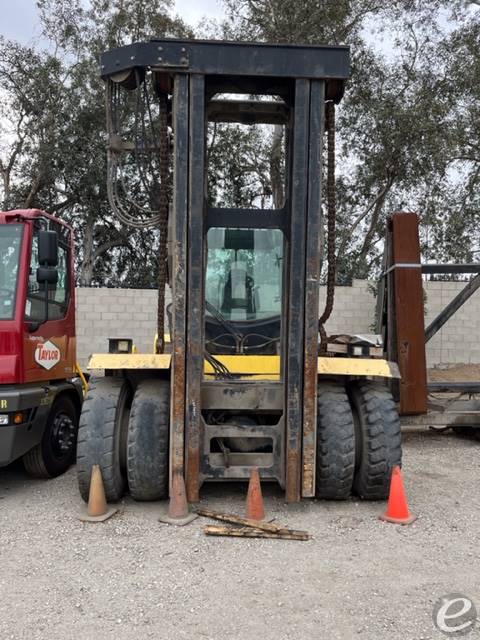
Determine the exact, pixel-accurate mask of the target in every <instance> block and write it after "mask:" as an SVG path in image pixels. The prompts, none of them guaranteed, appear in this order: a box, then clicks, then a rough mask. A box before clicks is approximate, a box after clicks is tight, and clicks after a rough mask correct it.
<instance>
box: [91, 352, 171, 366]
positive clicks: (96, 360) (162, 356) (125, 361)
mask: <svg viewBox="0 0 480 640" xmlns="http://www.w3.org/2000/svg"><path fill="white" fill-rule="evenodd" d="M171 359H172V356H171V354H170V353H158V354H154V353H96V354H94V355H93V356H92V357H91V358H90V362H89V363H88V369H169V368H170V360H171Z"/></svg>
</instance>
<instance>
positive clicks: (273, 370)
mask: <svg viewBox="0 0 480 640" xmlns="http://www.w3.org/2000/svg"><path fill="white" fill-rule="evenodd" d="M215 359H216V360H218V361H219V362H221V363H222V364H224V365H225V366H226V367H227V369H228V370H229V371H230V373H234V374H247V375H265V374H267V375H278V374H279V372H280V356H215ZM205 373H207V374H208V373H213V368H212V366H211V365H210V364H209V363H208V362H206V361H205Z"/></svg>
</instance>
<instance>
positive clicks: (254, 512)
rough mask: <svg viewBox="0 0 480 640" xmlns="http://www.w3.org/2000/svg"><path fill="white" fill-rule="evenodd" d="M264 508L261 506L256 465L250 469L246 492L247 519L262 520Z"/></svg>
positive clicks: (260, 489) (261, 500) (260, 488)
mask: <svg viewBox="0 0 480 640" xmlns="http://www.w3.org/2000/svg"><path fill="white" fill-rule="evenodd" d="M264 518H265V509H264V507H263V496H262V487H261V486H260V475H259V473H258V469H257V467H254V468H253V469H252V472H251V474H250V482H249V483H248V493H247V519H248V520H263V519H264Z"/></svg>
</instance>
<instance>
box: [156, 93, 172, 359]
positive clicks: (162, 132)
mask: <svg viewBox="0 0 480 640" xmlns="http://www.w3.org/2000/svg"><path fill="white" fill-rule="evenodd" d="M159 107H160V118H159V150H158V151H159V156H160V158H159V167H160V170H159V173H160V188H159V189H158V212H159V218H160V220H159V225H158V226H159V230H160V246H159V250H158V306H157V336H158V337H157V343H156V344H157V353H163V352H164V350H165V287H166V284H167V240H168V238H167V236H168V191H169V190H168V178H169V153H168V152H169V148H168V96H167V94H166V93H163V92H162V93H161V94H160V95H159Z"/></svg>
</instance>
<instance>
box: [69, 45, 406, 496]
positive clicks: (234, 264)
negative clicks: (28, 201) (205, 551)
mask: <svg viewBox="0 0 480 640" xmlns="http://www.w3.org/2000/svg"><path fill="white" fill-rule="evenodd" d="M349 68H350V60H349V50H348V48H347V47H342V46H303V45H285V44H281V45H273V44H257V43H245V42H225V41H200V40H175V39H153V40H151V41H149V42H143V43H135V44H131V45H128V46H124V47H120V48H117V49H113V50H110V51H107V52H106V53H104V54H103V56H102V60H101V75H102V78H103V79H104V80H105V82H106V85H107V114H108V122H109V127H108V130H109V180H111V181H112V182H111V184H110V185H109V196H110V201H111V203H112V206H113V207H114V209H115V210H116V212H117V213H118V215H119V217H120V219H121V220H122V221H125V222H129V221H130V222H131V223H132V224H137V226H139V225H142V224H144V223H145V226H146V225H147V222H145V218H143V217H142V215H140V214H138V216H137V218H135V216H134V215H131V214H129V213H128V211H127V205H125V203H124V204H123V205H121V204H120V203H119V199H118V198H119V189H118V185H115V183H114V177H115V174H116V171H117V169H118V164H119V157H120V156H121V155H122V154H123V155H124V156H128V157H129V158H130V164H129V165H128V166H129V167H130V169H131V166H132V162H131V160H132V158H135V157H136V158H140V159H141V158H142V155H144V154H146V153H147V152H148V150H149V149H150V148H151V149H153V152H154V153H157V155H158V157H159V162H160V173H162V171H163V174H162V175H163V177H162V183H163V185H162V184H161V185H160V186H163V196H162V197H163V200H162V199H161V206H160V207H159V208H158V210H157V213H156V217H155V223H156V224H158V225H159V226H160V232H161V239H162V241H163V243H164V246H165V248H166V251H168V264H169V269H168V273H169V276H168V278H169V284H170V286H171V289H172V301H173V302H172V305H171V308H170V309H169V314H168V315H169V319H170V336H171V349H170V352H168V353H166V352H164V349H163V344H162V343H163V339H162V338H163V332H161V333H160V334H159V336H160V339H159V341H157V348H156V349H155V351H156V352H155V353H152V354H140V353H131V352H125V353H118V352H117V353H108V354H95V355H93V356H92V357H91V360H90V363H89V369H91V370H95V371H97V372H98V371H99V370H101V371H103V375H97V376H94V377H92V379H91V381H90V389H89V392H88V395H87V398H86V400H85V402H84V405H83V410H82V414H81V418H80V427H79V436H78V449H77V469H78V482H79V489H80V493H81V495H82V497H83V499H84V500H85V501H87V500H88V494H89V486H90V474H91V469H92V466H93V465H95V464H98V465H99V466H100V468H101V472H102V476H103V480H104V485H105V492H106V497H107V500H109V501H112V502H115V501H118V500H120V499H121V498H122V495H123V494H124V492H125V491H127V490H128V491H129V492H130V494H131V496H132V497H133V498H134V499H135V500H158V499H162V498H166V497H168V495H169V487H170V488H171V487H172V486H173V484H174V479H176V478H178V477H181V478H182V482H183V481H184V482H185V486H186V493H187V498H188V501H189V502H197V501H198V500H199V499H200V491H201V487H202V485H203V483H204V482H210V481H215V482H219V481H246V480H248V479H249V477H250V475H251V472H252V469H254V468H257V469H258V470H259V473H260V476H261V478H262V481H274V482H277V483H278V484H279V485H280V487H281V488H282V489H283V490H284V492H285V497H286V500H287V501H288V502H297V501H299V500H300V499H302V498H312V497H317V498H324V499H332V500H344V499H347V498H349V497H350V496H351V495H352V493H353V494H356V495H357V496H359V497H360V498H364V499H373V500H375V499H385V498H386V496H387V494H388V489H389V483H390V476H391V471H392V468H393V466H394V465H398V464H400V463H401V434H400V422H399V418H398V413H397V409H396V405H395V403H394V400H393V398H392V395H391V393H390V391H389V388H388V386H387V382H388V380H389V379H392V378H396V377H398V375H399V374H398V367H397V366H396V364H395V363H391V362H388V361H386V360H384V359H382V358H379V357H371V356H370V355H369V353H368V349H366V350H365V348H363V347H353V348H349V349H348V350H347V352H346V353H343V354H341V355H338V354H337V355H336V354H331V353H329V352H328V339H326V333H325V329H324V327H323V322H324V321H325V320H326V318H327V317H328V314H329V311H330V310H331V306H332V303H333V286H334V277H335V263H334V247H335V244H334V240H335V238H334V236H333V234H332V229H333V222H334V221H333V220H332V216H331V213H332V211H331V210H332V208H333V207H332V199H333V197H334V196H333V194H332V191H333V189H332V183H331V181H330V184H329V185H328V189H327V191H328V192H329V196H330V200H329V202H328V209H329V234H328V239H329V242H328V244H329V247H330V251H329V265H328V267H329V269H328V270H329V296H328V304H327V309H326V312H325V313H324V314H323V316H322V317H321V318H320V322H319V312H318V309H319V284H320V274H321V269H322V263H323V238H324V231H323V227H324V214H323V209H322V187H323V185H322V165H323V161H324V132H325V130H327V133H328V141H329V145H328V166H329V169H330V172H329V177H330V179H332V178H333V172H332V171H331V169H332V164H333V163H332V160H333V158H332V154H333V146H332V145H333V142H334V118H333V115H334V105H335V104H337V103H339V102H340V100H341V98H342V96H343V92H344V86H345V82H346V80H347V78H348V77H349ZM148 91H150V92H151V93H152V94H153V95H154V96H155V99H156V100H158V103H159V105H160V107H159V115H158V118H153V121H152V123H151V124H152V127H151V129H152V130H154V128H155V124H158V126H159V129H158V135H157V138H156V139H152V140H150V144H146V143H140V144H139V143H138V140H137V139H136V136H135V135H134V136H133V137H134V138H135V140H134V141H132V140H128V139H126V137H125V136H122V133H121V132H120V130H119V127H118V126H117V124H118V123H117V122H116V120H115V117H117V116H118V114H121V112H122V109H121V107H120V106H119V104H120V103H119V102H118V100H119V99H121V96H123V95H126V94H130V95H136V96H137V98H136V99H134V102H135V100H136V102H137V104H139V103H141V102H142V101H144V103H145V100H147V102H148V98H146V97H145V96H146V95H147V92H148ZM245 96H246V98H245ZM235 98H236V99H235ZM152 108H153V107H152V104H150V103H148V104H147V108H146V109H144V113H147V114H148V113H149V112H150V113H151V111H152ZM137 120H138V118H137V117H135V122H136V121H137ZM210 122H217V123H218V122H220V123H241V124H249V125H251V124H260V125H272V124H275V125H281V126H282V127H283V132H284V137H283V139H284V140H285V189H284V190H285V198H284V202H283V205H282V206H281V207H276V208H270V209H263V208H226V207H214V206H211V204H210V199H209V193H208V180H207V176H208V161H209V155H208V153H207V143H208V126H209V123H210ZM147 129H149V128H148V127H139V130H141V131H147ZM167 129H168V130H167ZM130 131H132V129H130ZM169 136H170V137H169ZM168 153H171V158H172V162H171V164H172V166H173V179H172V183H171V188H170V193H171V196H172V197H171V200H172V202H171V205H170V206H169V202H168V198H167V195H166V194H167V193H168V191H167V188H166V184H167V183H166V182H165V180H166V177H167V176H168V171H166V168H165V156H166V155H167V154H168ZM162 167H163V169H162ZM333 187H334V185H333ZM127 196H128V197H127V202H130V201H131V200H132V198H133V194H127ZM162 203H163V204H162ZM166 210H167V211H168V221H167V220H166V216H165V211H166ZM161 211H163V212H164V213H163V215H162V213H161ZM159 212H160V213H159ZM167 228H168V242H167ZM332 248H333V252H332ZM332 253H333V255H332ZM332 277H333V281H332ZM160 300H161V301H163V293H162V292H160ZM328 307H329V308H328ZM163 313H164V309H163V304H160V305H159V318H160V317H162V318H163ZM125 343H127V341H125ZM127 346H128V344H127ZM130 351H131V350H130Z"/></svg>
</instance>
